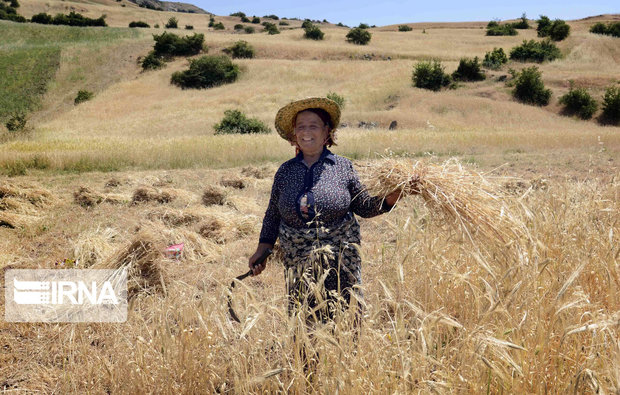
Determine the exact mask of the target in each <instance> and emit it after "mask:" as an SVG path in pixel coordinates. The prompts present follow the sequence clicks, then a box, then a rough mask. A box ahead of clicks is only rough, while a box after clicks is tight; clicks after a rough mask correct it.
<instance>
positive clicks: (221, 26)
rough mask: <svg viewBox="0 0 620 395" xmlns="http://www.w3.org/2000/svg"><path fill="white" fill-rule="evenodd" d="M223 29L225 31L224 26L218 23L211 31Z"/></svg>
mask: <svg viewBox="0 0 620 395" xmlns="http://www.w3.org/2000/svg"><path fill="white" fill-rule="evenodd" d="M224 29H226V27H224V24H223V23H222V22H218V23H216V24H214V25H213V30H224Z"/></svg>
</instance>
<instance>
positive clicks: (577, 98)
mask: <svg viewBox="0 0 620 395" xmlns="http://www.w3.org/2000/svg"><path fill="white" fill-rule="evenodd" d="M560 104H563V105H564V111H565V112H566V113H567V114H573V115H577V116H579V118H581V119H590V118H592V115H594V113H595V112H596V109H597V108H598V105H597V104H596V101H595V100H594V99H593V98H592V96H590V94H589V93H588V91H586V90H585V88H577V89H575V88H574V87H573V84H572V83H571V87H570V90H569V91H568V93H567V94H565V95H564V96H562V97H560Z"/></svg>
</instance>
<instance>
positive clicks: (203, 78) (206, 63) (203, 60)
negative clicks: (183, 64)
mask: <svg viewBox="0 0 620 395" xmlns="http://www.w3.org/2000/svg"><path fill="white" fill-rule="evenodd" d="M238 76H239V66H237V65H236V64H234V63H233V62H232V61H231V60H230V58H229V57H227V56H223V55H222V56H208V55H205V56H202V57H200V58H198V59H191V60H190V61H189V69H188V70H185V71H177V72H175V73H174V74H172V77H171V79H170V82H171V83H172V84H174V85H178V86H180V87H181V88H183V89H187V88H195V89H203V88H212V87H214V86H218V85H222V84H227V83H231V82H234V81H236V80H237V77H238Z"/></svg>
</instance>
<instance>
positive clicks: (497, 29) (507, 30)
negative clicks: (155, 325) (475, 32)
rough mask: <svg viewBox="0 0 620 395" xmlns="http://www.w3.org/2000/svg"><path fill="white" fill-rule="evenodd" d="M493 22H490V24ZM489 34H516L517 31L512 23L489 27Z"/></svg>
mask: <svg viewBox="0 0 620 395" xmlns="http://www.w3.org/2000/svg"><path fill="white" fill-rule="evenodd" d="M490 23H491V22H489V24H490ZM486 34H487V36H516V35H517V31H516V30H515V28H514V27H512V25H493V26H491V27H487V33H486Z"/></svg>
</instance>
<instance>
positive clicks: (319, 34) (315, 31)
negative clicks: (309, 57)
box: [304, 24, 325, 41]
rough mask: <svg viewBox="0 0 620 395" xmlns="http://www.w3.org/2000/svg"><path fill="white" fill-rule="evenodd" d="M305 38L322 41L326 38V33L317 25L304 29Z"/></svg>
mask: <svg viewBox="0 0 620 395" xmlns="http://www.w3.org/2000/svg"><path fill="white" fill-rule="evenodd" d="M304 31H305V32H304V38H307V39H309V40H317V41H318V40H322V39H323V37H325V33H323V31H322V30H321V29H320V28H319V27H318V26H316V25H312V24H311V25H310V27H306V28H305V29H304Z"/></svg>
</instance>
